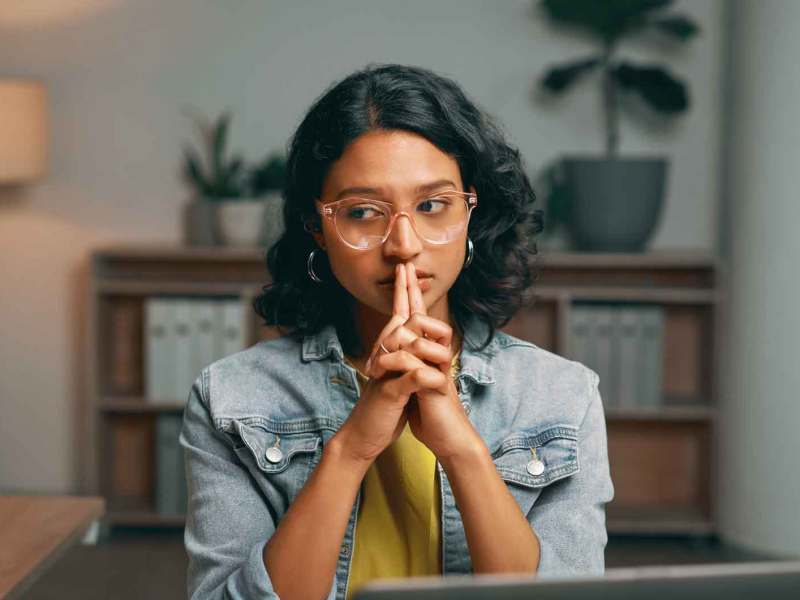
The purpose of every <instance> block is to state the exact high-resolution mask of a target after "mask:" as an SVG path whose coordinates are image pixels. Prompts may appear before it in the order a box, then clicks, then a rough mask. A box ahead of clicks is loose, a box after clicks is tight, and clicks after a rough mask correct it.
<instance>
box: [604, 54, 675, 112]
mask: <svg viewBox="0 0 800 600" xmlns="http://www.w3.org/2000/svg"><path fill="white" fill-rule="evenodd" d="M613 74H614V78H615V79H616V81H617V83H618V84H619V85H620V87H621V88H623V89H625V90H628V91H634V92H637V93H638V94H639V95H640V96H641V97H642V99H644V100H645V101H646V102H647V103H648V104H649V105H650V106H651V107H652V108H654V109H655V110H657V111H659V112H662V113H673V114H674V113H681V112H684V111H685V110H687V109H688V108H689V92H688V89H687V87H686V85H685V84H684V83H683V82H681V81H680V80H678V79H676V78H675V77H674V76H672V75H671V74H669V73H668V72H667V71H666V70H665V69H663V68H661V67H658V66H644V67H642V66H637V65H633V64H631V63H627V62H623V63H621V64H619V65H618V66H617V67H615V68H614V70H613Z"/></svg>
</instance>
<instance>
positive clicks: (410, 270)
mask: <svg viewBox="0 0 800 600" xmlns="http://www.w3.org/2000/svg"><path fill="white" fill-rule="evenodd" d="M406 270H407V273H406V274H407V275H408V302H409V310H410V311H411V314H414V313H422V314H423V315H427V314H428V309H427V308H425V300H424V299H423V298H422V290H421V289H419V281H418V280H417V268H416V267H415V266H414V263H406Z"/></svg>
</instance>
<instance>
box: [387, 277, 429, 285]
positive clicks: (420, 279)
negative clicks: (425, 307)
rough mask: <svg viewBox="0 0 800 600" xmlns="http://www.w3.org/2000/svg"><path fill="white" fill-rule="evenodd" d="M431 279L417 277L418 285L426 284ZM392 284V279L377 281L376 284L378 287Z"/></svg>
mask: <svg viewBox="0 0 800 600" xmlns="http://www.w3.org/2000/svg"><path fill="white" fill-rule="evenodd" d="M431 279H433V277H432V276H431V275H427V276H425V277H417V281H419V283H420V284H422V282H423V281H424V282H426V283H427V282H429V281H430V280H431ZM393 284H394V279H390V280H388V281H379V282H378V285H393Z"/></svg>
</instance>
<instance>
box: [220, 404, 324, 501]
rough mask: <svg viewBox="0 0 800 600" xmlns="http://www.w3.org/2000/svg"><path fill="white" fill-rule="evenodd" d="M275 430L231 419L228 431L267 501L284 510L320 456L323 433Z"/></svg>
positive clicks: (235, 447) (239, 454)
mask: <svg viewBox="0 0 800 600" xmlns="http://www.w3.org/2000/svg"><path fill="white" fill-rule="evenodd" d="M275 429H279V428H275V427H265V426H263V425H260V424H254V423H245V422H243V421H238V420H234V421H232V422H231V424H230V431H228V432H227V434H228V436H229V438H230V439H231V440H232V441H233V450H234V452H236V454H237V455H238V456H239V458H240V459H241V460H242V462H243V463H244V464H245V465H247V466H248V467H249V469H250V471H251V473H253V476H254V477H255V478H256V480H257V483H258V484H259V485H260V487H261V488H262V490H263V491H264V492H265V494H266V495H267V498H268V499H269V500H270V503H274V504H273V506H275V507H276V508H277V509H278V510H279V512H281V513H283V512H285V510H286V509H288V507H289V505H290V504H291V503H292V502H293V501H294V499H295V497H296V496H297V494H298V493H299V492H300V490H301V489H302V487H303V485H305V482H306V480H307V479H308V477H309V475H310V474H311V471H312V469H313V468H314V466H315V465H316V464H317V463H318V462H319V460H320V458H321V457H322V434H321V433H320V432H319V431H303V432H291V433H284V432H278V431H274V430H275Z"/></svg>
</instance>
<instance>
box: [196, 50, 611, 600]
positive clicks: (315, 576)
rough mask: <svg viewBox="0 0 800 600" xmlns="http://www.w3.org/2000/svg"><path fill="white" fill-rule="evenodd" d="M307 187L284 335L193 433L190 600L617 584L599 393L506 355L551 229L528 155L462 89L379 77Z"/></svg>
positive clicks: (515, 352) (337, 131)
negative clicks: (465, 581) (367, 589)
mask: <svg viewBox="0 0 800 600" xmlns="http://www.w3.org/2000/svg"><path fill="white" fill-rule="evenodd" d="M287 171H288V175H287V181H286V188H285V208H284V216H285V222H286V224H287V226H286V231H285V233H284V235H283V237H282V238H281V239H280V240H279V241H278V242H277V243H276V244H275V246H274V247H273V248H271V249H270V251H269V253H268V266H269V270H270V272H271V274H272V280H273V282H272V284H271V285H269V286H267V287H265V288H264V293H263V294H262V295H261V296H260V297H259V298H258V299H257V300H256V302H255V303H254V306H255V309H256V311H257V312H258V314H259V315H260V316H261V317H263V318H264V321H265V323H266V324H268V325H278V326H279V327H280V328H281V329H282V331H283V333H285V335H283V336H282V337H279V338H276V339H273V340H269V341H263V342H260V343H259V344H257V345H255V346H253V347H251V348H249V349H247V350H245V351H243V352H240V353H238V354H235V355H233V356H229V357H227V358H225V359H223V360H221V361H218V362H216V363H214V364H212V365H210V366H209V367H207V368H206V369H204V370H203V372H202V373H201V375H200V377H199V378H198V379H197V381H196V382H195V384H194V386H193V387H192V390H191V393H190V397H189V401H188V404H187V407H186V410H185V413H184V427H183V431H182V432H181V436H180V442H181V444H182V446H183V447H184V448H185V456H186V462H187V477H188V484H189V506H188V518H187V525H186V532H185V542H186V549H187V552H188V555H189V561H190V562H189V573H188V588H189V595H190V597H191V598H237V599H238V598H241V599H244V598H276V597H280V598H284V599H286V598H304V599H305V598H326V597H327V598H329V599H334V598H336V599H344V598H349V597H350V596H351V595H352V593H353V592H354V591H355V590H356V589H357V588H358V587H360V586H361V585H362V584H363V583H365V582H366V581H369V580H370V579H374V578H378V577H387V576H408V575H426V574H437V573H441V574H450V573H496V572H524V573H537V572H538V573H540V574H567V573H599V572H602V570H603V564H604V563H603V551H604V547H605V544H606V539H607V538H606V531H605V515H604V505H605V503H607V502H608V501H609V500H611V498H612V494H613V488H612V484H611V480H610V477H609V470H608V460H607V452H606V433H605V425H604V418H603V409H602V404H601V399H600V395H599V392H598V387H597V383H598V377H597V375H596V374H595V373H594V372H593V371H591V370H590V369H588V368H586V367H584V366H583V365H580V364H579V363H576V362H573V361H569V360H566V359H564V358H561V357H559V356H556V355H554V354H552V353H549V352H547V351H545V350H542V349H540V348H538V347H537V346H535V345H534V344H532V343H529V342H526V341H523V340H520V339H517V338H515V337H513V336H510V335H508V334H505V333H503V332H500V331H497V329H498V328H499V327H502V326H503V325H505V324H506V323H507V322H508V321H509V320H510V319H511V317H512V316H513V315H514V314H515V313H516V312H517V311H518V310H519V309H520V307H521V306H522V305H523V304H524V303H525V302H526V301H527V299H528V293H529V292H530V289H529V288H530V285H531V283H532V281H533V273H532V259H533V257H534V255H535V253H536V247H535V244H534V243H533V242H532V240H533V237H534V235H535V234H536V233H538V232H539V230H540V229H541V224H540V215H539V211H535V210H533V207H532V205H533V202H534V195H533V191H532V189H531V186H530V183H529V181H528V178H527V177H526V176H525V174H524V172H523V168H522V165H521V161H520V157H519V153H518V151H517V150H515V149H513V148H512V147H510V146H509V145H508V144H507V142H506V141H505V140H504V138H503V135H502V133H501V132H500V130H499V128H498V127H497V126H496V125H494V124H493V122H492V121H491V119H490V118H489V117H488V116H487V115H486V114H485V113H483V112H482V111H481V110H480V109H478V108H477V107H476V106H475V105H474V104H473V103H472V102H470V101H469V100H468V99H467V98H466V97H465V95H464V93H463V92H462V91H461V90H460V88H459V87H458V86H457V85H456V84H455V83H454V82H453V81H451V80H449V79H447V78H444V77H441V76H438V75H436V74H434V73H432V72H430V71H427V70H425V69H421V68H415V67H408V66H400V65H382V66H369V67H367V68H365V69H363V70H361V71H358V72H356V73H353V74H352V75H350V76H349V77H347V78H345V79H344V80H342V81H341V82H339V83H338V84H336V85H334V86H333V87H331V88H330V89H329V90H328V91H327V92H326V93H325V94H323V96H322V97H321V98H320V99H319V100H318V101H317V102H316V103H315V104H314V105H313V106H312V108H311V109H310V111H309V112H308V114H307V115H306V117H305V118H304V120H303V121H302V123H301V124H300V126H299V128H298V130H297V132H296V134H295V135H294V137H293V140H292V142H291V145H290V151H289V156H288V161H287Z"/></svg>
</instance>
